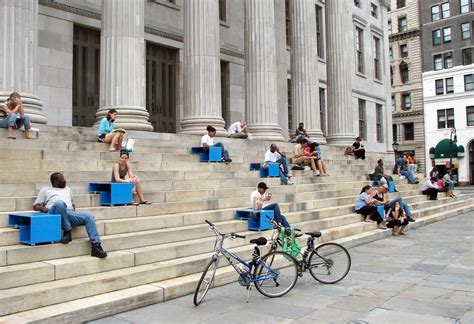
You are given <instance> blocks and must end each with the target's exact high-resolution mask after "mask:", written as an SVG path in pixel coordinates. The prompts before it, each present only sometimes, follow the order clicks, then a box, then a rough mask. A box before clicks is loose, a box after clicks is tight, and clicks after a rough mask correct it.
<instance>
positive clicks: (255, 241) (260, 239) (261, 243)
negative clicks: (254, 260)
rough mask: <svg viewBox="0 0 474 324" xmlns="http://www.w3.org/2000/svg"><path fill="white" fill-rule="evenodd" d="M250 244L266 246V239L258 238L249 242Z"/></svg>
mask: <svg viewBox="0 0 474 324" xmlns="http://www.w3.org/2000/svg"><path fill="white" fill-rule="evenodd" d="M250 243H252V244H257V245H265V244H267V239H266V238H264V237H259V238H258V239H253V240H250Z"/></svg>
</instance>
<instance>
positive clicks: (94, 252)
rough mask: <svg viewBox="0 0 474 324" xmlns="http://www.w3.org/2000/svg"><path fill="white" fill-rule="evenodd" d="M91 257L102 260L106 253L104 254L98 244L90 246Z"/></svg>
mask: <svg viewBox="0 0 474 324" xmlns="http://www.w3.org/2000/svg"><path fill="white" fill-rule="evenodd" d="M91 256H93V257H96V258H100V259H103V258H105V257H107V252H105V251H104V249H102V246H101V245H100V243H97V244H92V246H91Z"/></svg>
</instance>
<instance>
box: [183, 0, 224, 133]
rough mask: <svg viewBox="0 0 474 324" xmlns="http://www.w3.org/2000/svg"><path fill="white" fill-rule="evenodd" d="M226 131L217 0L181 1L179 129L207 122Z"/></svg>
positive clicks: (200, 129) (199, 129)
mask: <svg viewBox="0 0 474 324" xmlns="http://www.w3.org/2000/svg"><path fill="white" fill-rule="evenodd" d="M207 125H212V126H214V127H215V128H216V129H217V131H218V135H219V134H226V133H227V132H226V131H225V130H224V125H225V122H224V120H223V119H222V108H221V66H220V38H219V3H218V0H192V1H184V118H183V119H182V121H181V127H182V130H181V132H182V133H186V134H203V133H204V132H205V131H206V126H207Z"/></svg>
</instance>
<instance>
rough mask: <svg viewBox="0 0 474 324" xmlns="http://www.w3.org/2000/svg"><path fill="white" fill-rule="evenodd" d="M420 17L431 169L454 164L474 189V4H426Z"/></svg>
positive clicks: (466, 0) (462, 179)
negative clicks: (473, 40)
mask: <svg viewBox="0 0 474 324" xmlns="http://www.w3.org/2000/svg"><path fill="white" fill-rule="evenodd" d="M420 13H421V15H420V17H421V22H422V26H423V27H422V35H423V93H424V94H423V100H424V120H425V129H426V137H425V148H426V152H425V155H426V160H427V168H428V169H429V168H431V166H432V165H436V166H437V167H438V168H439V169H440V170H442V172H444V170H445V168H446V167H447V166H449V163H451V162H452V163H453V165H454V174H455V176H456V177H457V178H458V179H459V183H460V184H474V64H473V54H474V46H473V42H472V39H473V25H474V1H472V0H456V1H445V2H439V1H423V2H422V5H421V6H420ZM447 163H448V165H447Z"/></svg>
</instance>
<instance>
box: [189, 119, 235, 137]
mask: <svg viewBox="0 0 474 324" xmlns="http://www.w3.org/2000/svg"><path fill="white" fill-rule="evenodd" d="M209 125H210V126H212V127H214V128H215V129H216V130H217V134H216V136H217V137H225V136H227V134H228V133H227V130H226V129H225V128H224V126H225V122H224V119H222V118H219V117H202V118H201V117H197V118H195V117H188V118H184V119H183V120H182V121H181V131H180V133H181V134H189V135H204V134H206V133H207V130H206V127H207V126H209Z"/></svg>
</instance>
